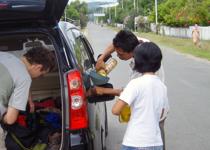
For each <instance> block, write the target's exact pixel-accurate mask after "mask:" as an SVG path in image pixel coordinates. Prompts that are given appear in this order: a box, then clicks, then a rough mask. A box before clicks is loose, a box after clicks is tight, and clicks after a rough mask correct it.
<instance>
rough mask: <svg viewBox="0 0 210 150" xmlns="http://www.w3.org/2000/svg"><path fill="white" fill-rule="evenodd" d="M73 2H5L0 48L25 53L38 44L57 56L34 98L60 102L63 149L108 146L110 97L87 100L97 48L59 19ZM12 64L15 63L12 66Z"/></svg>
mask: <svg viewBox="0 0 210 150" xmlns="http://www.w3.org/2000/svg"><path fill="white" fill-rule="evenodd" d="M67 3H68V0H0V50H1V51H7V52H10V53H13V54H14V55H16V56H17V57H20V56H22V55H23V54H24V53H25V52H26V51H27V50H28V49H30V48H31V47H35V46H46V47H48V48H49V49H51V50H52V51H54V52H55V55H56V60H55V61H56V64H57V68H56V69H55V70H54V71H53V72H50V73H48V74H47V75H46V76H44V77H42V78H39V79H36V80H34V81H33V82H32V86H31V91H32V97H33V100H34V101H35V102H42V100H45V99H46V98H47V99H48V100H52V101H54V100H55V99H56V101H59V103H60V107H58V108H59V111H60V114H61V118H62V119H61V129H60V134H61V142H60V144H59V149H60V150H67V149H68V150H93V149H94V150H104V149H105V138H106V135H107V112H106V104H105V101H106V100H110V99H113V97H108V96H107V97H106V96H99V97H92V98H86V97H85V92H86V90H87V89H88V88H90V87H88V86H89V85H93V83H86V82H87V80H86V78H87V73H88V72H90V70H94V66H95V60H94V56H93V54H94V53H93V50H92V48H91V46H90V44H89V42H88V41H87V39H86V38H85V37H84V35H83V34H82V33H81V32H80V31H79V29H78V28H76V27H75V26H74V25H72V24H70V23H68V22H59V20H60V18H61V16H62V14H63V10H64V8H65V6H66V5H67ZM11 67H12V66H11Z"/></svg>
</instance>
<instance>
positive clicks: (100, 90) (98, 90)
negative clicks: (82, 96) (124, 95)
mask: <svg viewBox="0 0 210 150" xmlns="http://www.w3.org/2000/svg"><path fill="white" fill-rule="evenodd" d="M122 90H123V89H113V88H104V87H99V86H95V87H93V88H90V89H89V90H88V91H87V92H86V96H87V97H90V96H94V95H113V96H119V95H120V93H121V92H122Z"/></svg>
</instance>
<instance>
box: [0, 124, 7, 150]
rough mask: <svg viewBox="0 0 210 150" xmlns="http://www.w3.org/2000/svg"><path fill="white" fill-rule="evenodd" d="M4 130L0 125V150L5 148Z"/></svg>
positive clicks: (5, 149)
mask: <svg viewBox="0 0 210 150" xmlns="http://www.w3.org/2000/svg"><path fill="white" fill-rule="evenodd" d="M5 139H6V132H5V131H4V130H3V129H2V127H1V125H0V150H7V148H6V146H5Z"/></svg>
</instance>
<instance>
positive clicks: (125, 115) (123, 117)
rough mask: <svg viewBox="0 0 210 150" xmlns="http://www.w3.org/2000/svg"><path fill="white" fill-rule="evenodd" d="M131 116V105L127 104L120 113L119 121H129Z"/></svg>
mask: <svg viewBox="0 0 210 150" xmlns="http://www.w3.org/2000/svg"><path fill="white" fill-rule="evenodd" d="M130 116H131V108H130V106H129V105H126V106H125V107H124V108H123V110H122V111H121V113H120V116H119V121H120V122H121V123H123V122H128V121H129V120H130Z"/></svg>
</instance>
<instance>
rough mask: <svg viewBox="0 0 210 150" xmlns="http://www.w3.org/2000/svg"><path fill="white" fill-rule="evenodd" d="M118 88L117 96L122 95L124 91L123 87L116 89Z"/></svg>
mask: <svg viewBox="0 0 210 150" xmlns="http://www.w3.org/2000/svg"><path fill="white" fill-rule="evenodd" d="M115 90H116V93H117V94H116V95H117V96H120V93H121V92H122V91H123V88H121V89H115Z"/></svg>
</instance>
